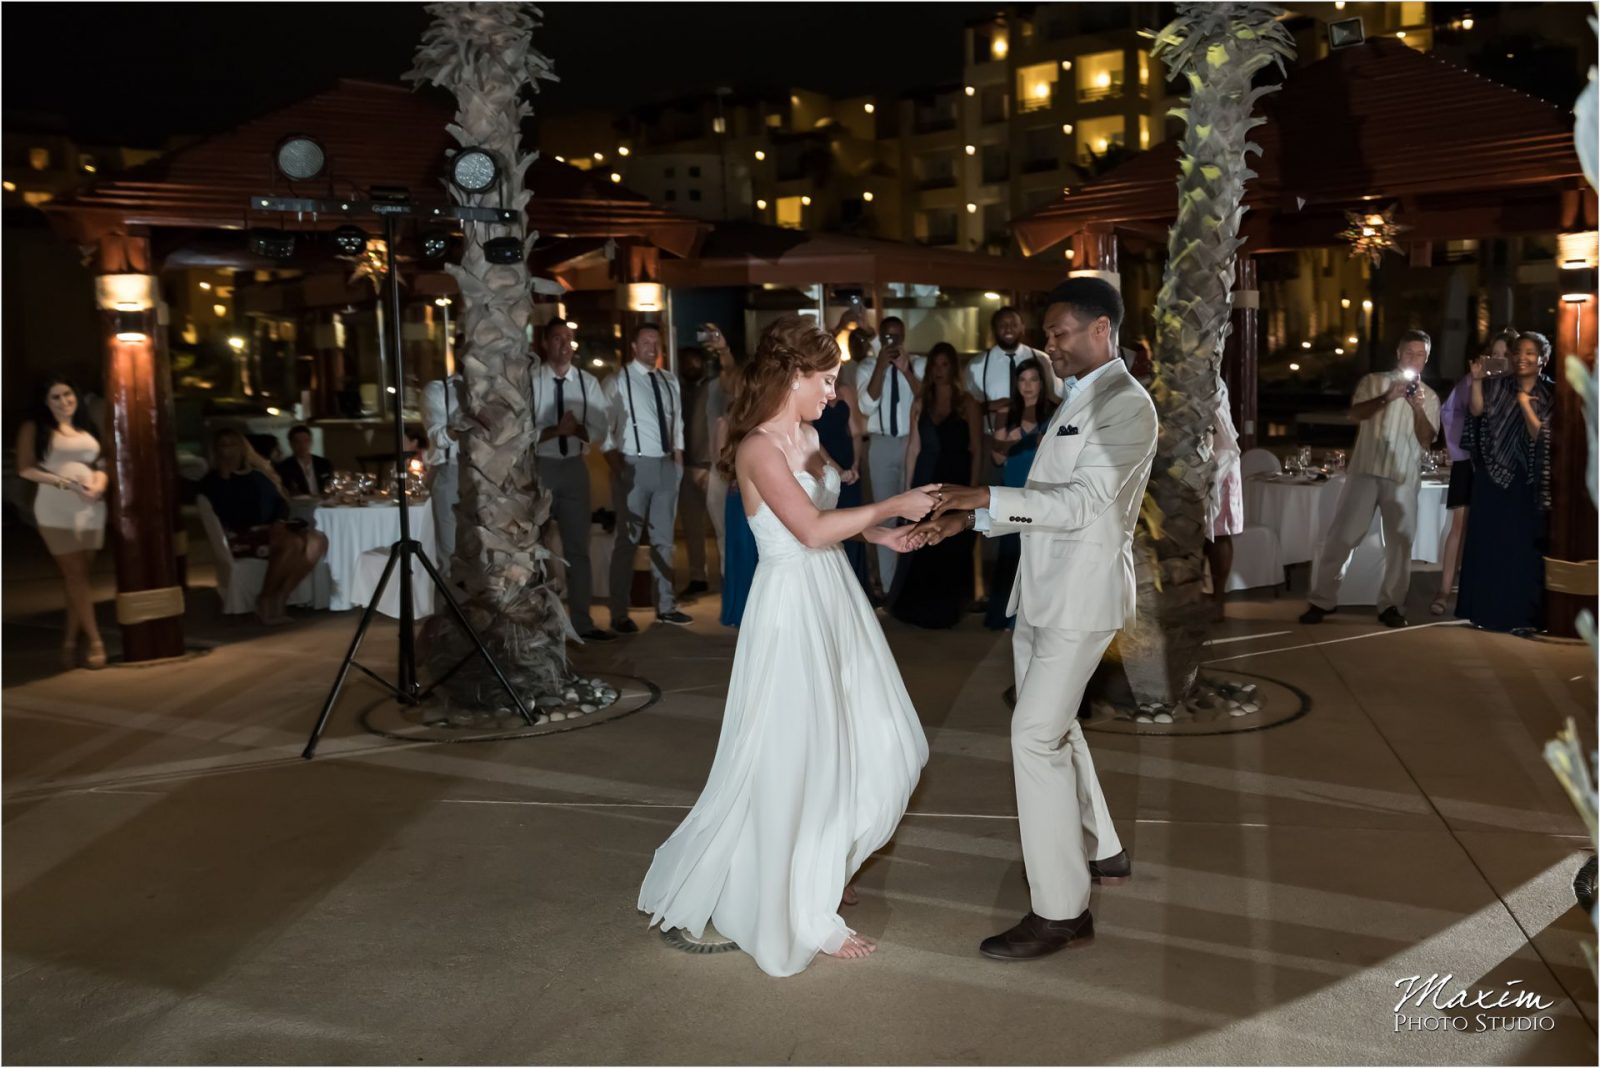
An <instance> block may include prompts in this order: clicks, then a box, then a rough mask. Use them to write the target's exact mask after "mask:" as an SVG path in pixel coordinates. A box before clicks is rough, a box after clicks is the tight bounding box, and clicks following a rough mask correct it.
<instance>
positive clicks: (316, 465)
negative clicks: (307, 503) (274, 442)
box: [273, 426, 333, 497]
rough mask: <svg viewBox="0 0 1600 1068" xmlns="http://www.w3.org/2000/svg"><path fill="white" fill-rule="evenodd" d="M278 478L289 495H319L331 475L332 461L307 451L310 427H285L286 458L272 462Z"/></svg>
mask: <svg viewBox="0 0 1600 1068" xmlns="http://www.w3.org/2000/svg"><path fill="white" fill-rule="evenodd" d="M273 466H274V468H275V469H276V470H277V472H278V481H280V482H282V483H283V488H284V490H285V491H286V492H287V493H288V494H289V496H291V497H320V496H322V494H323V493H324V492H325V491H326V490H327V488H328V480H329V479H330V478H332V477H333V465H332V464H330V463H329V462H328V461H327V460H325V459H323V458H322V457H320V456H314V455H312V453H311V428H310V427H308V426H297V427H294V428H292V429H291V430H290V431H289V458H288V459H287V460H280V461H279V462H278V463H276V464H274V465H273Z"/></svg>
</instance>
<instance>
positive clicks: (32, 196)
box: [22, 191, 50, 208]
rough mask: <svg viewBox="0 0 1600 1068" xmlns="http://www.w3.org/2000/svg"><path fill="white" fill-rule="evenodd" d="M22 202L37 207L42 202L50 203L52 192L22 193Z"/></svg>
mask: <svg viewBox="0 0 1600 1068" xmlns="http://www.w3.org/2000/svg"><path fill="white" fill-rule="evenodd" d="M22 202H23V203H24V204H27V205H28V206H29V207H32V208H37V207H38V206H39V205H40V204H48V203H50V194H49V193H46V192H43V191H35V192H32V193H24V194H22Z"/></svg>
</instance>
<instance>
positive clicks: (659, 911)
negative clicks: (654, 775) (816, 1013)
mask: <svg viewBox="0 0 1600 1068" xmlns="http://www.w3.org/2000/svg"><path fill="white" fill-rule="evenodd" d="M839 363H840V361H839V347H838V345H837V344H836V343H835V342H834V340H833V338H831V337H829V336H828V335H827V334H826V333H824V332H823V331H821V330H820V329H818V328H817V327H816V326H815V325H813V324H812V323H810V322H809V321H807V320H805V319H801V318H799V317H797V316H785V317H784V318H782V319H779V320H778V321H777V322H775V323H773V324H772V325H771V326H770V327H768V328H767V331H766V333H765V334H763V335H762V338H761V344H760V346H759V347H758V348H757V350H756V353H755V355H754V356H753V357H751V359H750V361H749V362H748V363H747V364H746V366H745V367H744V369H743V376H744V382H743V386H742V388H741V389H740V391H739V396H738V400H737V401H736V403H735V404H734V407H733V409H732V411H730V412H729V416H728V424H729V428H728V440H727V443H726V445H725V446H724V449H723V452H722V455H721V464H722V467H723V470H724V472H725V473H726V474H727V475H728V476H730V477H737V478H738V481H739V490H740V494H741V496H742V498H743V501H744V506H745V512H746V514H747V515H748V516H749V519H750V527H751V530H752V531H753V532H754V534H755V537H756V542H757V544H758V546H759V548H760V554H761V555H760V563H759V564H758V565H757V567H756V573H755V580H754V582H753V584H752V585H751V588H750V598H749V601H748V602H747V604H746V606H745V611H744V619H743V625H742V627H741V628H740V630H739V643H738V646H737V648H736V650H735V653H734V659H733V673H732V676H731V677H730V679H729V683H728V700H727V704H726V706H725V709H724V712H723V721H722V734H721V737H720V738H719V740H718V742H717V754H716V758H715V760H714V761H713V763H712V766H711V774H710V777H709V778H708V779H707V781H706V786H705V790H704V791H703V792H702V793H701V795H700V799H699V801H697V802H696V803H695V806H694V809H693V811H691V812H690V813H689V815H688V817H687V818H686V819H685V820H684V821H683V823H682V824H681V825H680V826H679V827H678V829H677V830H676V831H674V832H673V834H672V836H671V837H670V838H668V839H667V841H666V843H665V844H664V845H662V847H661V848H660V849H658V850H657V851H656V855H655V860H654V862H653V863H652V864H651V866H650V871H649V873H648V874H646V876H645V879H644V886H643V888H642V889H641V890H640V893H639V908H640V909H641V910H643V911H645V912H648V913H649V914H650V922H651V924H656V923H659V924H661V926H662V929H663V930H670V929H673V928H682V929H684V930H687V931H689V932H690V933H691V934H692V935H694V936H695V937H697V938H698V937H700V936H701V935H702V934H703V932H704V930H705V926H706V924H707V922H708V921H709V922H711V923H714V924H715V925H716V928H717V930H718V931H720V932H721V933H722V934H723V935H725V936H727V937H728V938H730V939H732V940H733V941H735V942H736V943H738V945H739V948H740V949H742V950H744V952H746V953H748V954H749V955H750V956H752V957H754V958H755V961H756V964H757V965H759V966H760V967H761V969H762V971H765V972H766V973H767V974H769V975H775V976H784V975H794V974H795V973H797V972H799V971H801V970H803V969H804V968H805V967H806V965H808V964H809V963H811V960H812V958H813V957H814V956H816V954H818V953H826V954H828V955H830V956H835V957H844V958H860V957H865V956H866V955H867V954H869V953H871V952H872V950H873V949H874V948H875V947H874V945H873V943H872V942H871V941H869V940H868V939H866V938H863V937H861V936H860V935H858V934H856V933H855V932H854V931H852V930H851V929H850V928H849V927H848V926H847V925H846V924H845V922H844V920H843V919H842V918H841V917H840V916H839V906H840V904H841V903H842V902H843V901H844V899H845V898H846V897H847V896H849V895H848V892H847V891H848V886H849V883H850V880H851V878H852V877H853V876H854V875H855V873H856V871H857V870H858V869H859V868H860V867H861V865H862V862H864V861H865V860H866V859H867V858H868V857H869V856H871V855H872V854H873V853H874V852H876V851H877V850H878V849H879V848H881V847H882V846H883V845H884V844H885V843H886V842H888V840H889V838H890V836H891V835H892V834H893V833H894V830H895V827H896V826H897V825H898V824H899V822H900V818H901V817H902V816H903V815H905V810H906V805H907V804H908V803H909V801H910V799H911V791H912V789H913V788H914V787H915V786H916V783H917V777H918V775H919V774H920V773H921V770H922V766H923V765H924V764H925V763H926V762H927V758H928V744H927V740H926V738H925V737H924V735H923V733H922V725H921V723H920V722H919V721H918V719H917V714H916V710H915V709H913V708H912V707H911V700H910V698H909V697H908V696H907V694H906V689H905V685H904V683H903V682H902V681H901V679H900V671H899V669H898V667H897V666H896V665H895V662H894V659H893V657H892V656H891V655H890V652H889V646H888V643H887V642H886V641H885V640H884V637H883V629H882V627H880V626H879V624H878V619H877V616H876V615H875V614H874V612H873V610H872V606H871V605H870V604H869V603H868V602H867V598H866V595H865V594H864V593H863V592H862V590H861V584H860V583H859V582H858V581H857V580H856V577H855V575H854V573H852V572H851V570H850V565H849V563H848V561H847V559H846V557H845V554H844V552H843V550H842V549H841V548H840V547H839V543H840V542H841V541H844V540H846V539H848V538H853V537H856V536H857V535H860V536H862V537H864V538H865V539H866V540H867V541H869V542H873V543H875V544H879V545H886V546H889V547H891V548H894V549H896V550H897V551H902V552H903V551H906V550H907V549H909V548H911V547H913V546H914V545H915V544H916V542H915V541H913V540H911V536H910V534H909V531H910V530H911V529H912V528H910V527H902V528H899V529H898V530H896V529H891V528H889V527H885V526H883V525H881V524H883V523H885V522H886V521H889V520H893V519H896V518H900V519H908V520H916V519H921V518H922V517H924V516H925V515H927V513H928V512H929V511H930V510H931V509H932V508H933V506H934V503H935V500H936V497H935V493H936V492H937V491H935V490H933V489H932V488H931V487H925V488H922V489H914V490H910V491H908V492H906V493H902V494H900V495H899V496H897V497H891V498H889V499H888V500H885V501H880V502H877V503H874V504H870V505H866V506H864V507H861V508H846V509H837V508H834V507H833V506H834V504H835V502H836V501H837V499H838V496H839V471H838V469H837V468H835V467H831V466H827V465H826V463H825V461H824V459H823V456H822V451H821V448H820V447H819V445H818V443H817V434H816V431H815V430H814V429H812V427H811V426H810V425H809V421H810V420H813V419H816V418H817V417H818V416H819V415H821V414H822V410H823V408H824V406H825V405H827V404H828V402H829V401H830V400H832V398H833V396H834V383H835V379H836V377H837V374H838V371H839Z"/></svg>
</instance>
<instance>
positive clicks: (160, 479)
mask: <svg viewBox="0 0 1600 1068" xmlns="http://www.w3.org/2000/svg"><path fill="white" fill-rule="evenodd" d="M99 270H100V274H99V277H98V278H97V279H96V284H95V288H96V296H97V298H98V303H99V306H100V308H101V314H100V319H101V328H102V331H103V333H104V336H105V339H106V340H105V344H106V401H107V408H108V411H109V412H110V424H111V425H110V427H109V428H108V430H109V433H108V435H107V444H108V446H109V447H108V460H109V466H110V471H111V495H110V525H111V535H112V536H111V548H112V553H113V555H114V557H115V560H116V566H117V623H118V624H119V625H120V627H121V630H122V648H123V659H124V660H126V661H128V662H130V663H133V662H138V661H144V660H159V659H164V658H168V657H176V656H182V655H183V650H184V644H183V610H184V599H183V588H182V585H181V584H180V581H179V577H178V562H177V553H176V547H175V545H174V537H173V535H174V532H173V524H172V516H173V514H174V512H175V511H176V507H175V502H174V500H173V496H174V493H175V491H176V472H175V464H176V461H175V458H174V456H173V452H174V449H175V448H176V441H175V438H174V436H173V419H172V397H171V377H170V375H168V374H167V373H166V372H167V360H166V355H165V353H163V352H160V351H158V344H157V343H158V340H159V338H160V336H161V332H160V326H159V320H160V309H159V304H160V297H159V293H158V289H157V284H156V278H155V275H154V274H152V273H151V267H150V243H149V239H148V238H146V237H144V236H135V235H129V234H109V235H106V236H104V237H102V238H101V239H100V264H99Z"/></svg>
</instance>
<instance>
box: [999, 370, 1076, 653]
mask: <svg viewBox="0 0 1600 1068" xmlns="http://www.w3.org/2000/svg"><path fill="white" fill-rule="evenodd" d="M1059 404H1060V402H1059V401H1057V400H1056V398H1055V395H1054V394H1052V393H1051V392H1050V386H1049V383H1048V381H1047V380H1046V378H1045V377H1044V369H1043V368H1041V367H1040V366H1039V361H1038V360H1035V359H1031V358H1030V359H1026V360H1023V361H1022V362H1021V363H1019V364H1017V369H1016V370H1015V371H1013V372H1012V374H1011V407H1010V409H1009V410H1008V411H1007V412H1006V423H1005V426H1004V428H1002V429H1001V430H998V431H996V433H995V436H994V440H995V442H996V445H997V446H999V445H1004V446H1005V453H1004V455H1003V456H1002V455H1000V454H999V453H998V450H997V452H996V455H995V456H994V460H995V462H997V463H1000V464H1002V470H1003V473H1004V480H1003V481H1004V484H1005V485H1007V486H1010V487H1011V488H1013V489H1020V488H1021V487H1023V486H1026V485H1027V484H1028V469H1029V468H1031V467H1032V466H1033V456H1034V453H1036V452H1038V451H1039V439H1040V438H1042V437H1043V436H1044V430H1045V427H1047V426H1049V425H1050V418H1051V417H1052V416H1053V415H1055V414H1056V407H1057V405H1059ZM996 540H997V541H998V542H999V544H998V545H997V546H995V552H996V556H995V568H994V589H992V590H990V591H989V608H988V611H986V612H985V613H984V617H983V625H984V626H985V627H988V628H989V629H990V630H1009V629H1010V628H1011V627H1012V626H1014V625H1015V623H1016V617H1015V616H1008V615H1006V604H1007V602H1008V601H1009V600H1010V599H1011V587H1012V585H1013V584H1014V583H1015V582H1016V579H1017V565H1018V564H1019V563H1021V561H1022V535H1021V534H1007V535H1005V536H1004V537H1002V538H997V539H996Z"/></svg>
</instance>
